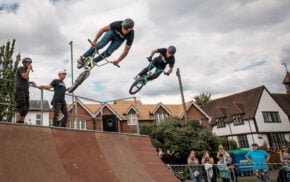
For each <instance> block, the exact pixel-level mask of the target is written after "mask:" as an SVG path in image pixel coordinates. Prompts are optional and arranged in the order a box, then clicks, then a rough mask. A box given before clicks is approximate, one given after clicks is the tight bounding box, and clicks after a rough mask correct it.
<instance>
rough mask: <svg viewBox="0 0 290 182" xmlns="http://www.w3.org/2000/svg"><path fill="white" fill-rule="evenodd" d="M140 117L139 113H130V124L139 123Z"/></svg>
mask: <svg viewBox="0 0 290 182" xmlns="http://www.w3.org/2000/svg"><path fill="white" fill-rule="evenodd" d="M137 122H138V119H137V114H128V115H127V124H128V125H137Z"/></svg>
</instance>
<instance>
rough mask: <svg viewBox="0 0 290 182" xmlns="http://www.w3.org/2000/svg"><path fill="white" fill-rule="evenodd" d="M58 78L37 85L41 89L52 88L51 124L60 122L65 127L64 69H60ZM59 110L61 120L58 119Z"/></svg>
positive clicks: (56, 124) (66, 114)
mask: <svg viewBox="0 0 290 182" xmlns="http://www.w3.org/2000/svg"><path fill="white" fill-rule="evenodd" d="M58 77H59V78H58V79H54V80H53V81H52V82H51V83H50V84H49V85H42V86H39V88H41V89H51V88H53V89H54V95H53V99H52V101H51V104H52V105H53V111H54V113H53V126H57V127H58V126H59V124H60V123H61V127H66V122H67V119H68V111H67V106H66V102H65V92H66V87H65V83H64V82H63V81H64V79H65V77H66V71H65V70H62V71H59V72H58ZM59 112H61V113H62V114H63V118H62V120H61V121H60V122H59V121H58V116H59Z"/></svg>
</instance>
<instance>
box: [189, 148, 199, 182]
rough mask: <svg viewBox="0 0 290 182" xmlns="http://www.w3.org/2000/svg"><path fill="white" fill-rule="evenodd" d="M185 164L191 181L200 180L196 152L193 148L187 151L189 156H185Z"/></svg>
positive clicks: (197, 181) (196, 181)
mask: <svg viewBox="0 0 290 182" xmlns="http://www.w3.org/2000/svg"><path fill="white" fill-rule="evenodd" d="M187 164H188V165H190V166H189V173H190V178H191V180H192V181H193V182H200V181H201V179H200V171H201V170H199V168H200V167H199V166H198V165H199V161H198V158H197V157H196V152H195V151H194V150H191V151H190V153H189V156H188V158H187Z"/></svg>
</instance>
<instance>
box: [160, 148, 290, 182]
mask: <svg viewBox="0 0 290 182" xmlns="http://www.w3.org/2000/svg"><path fill="white" fill-rule="evenodd" d="M216 153H217V154H216V156H215V157H216V158H215V159H216V162H215V159H214V157H213V156H211V155H210V152H209V151H204V152H202V157H201V158H200V159H199V158H198V155H197V152H196V151H194V150H191V151H190V152H189V155H188V158H187V164H188V171H189V177H190V179H191V180H192V181H193V182H200V181H206V182H216V181H217V178H219V179H221V180H222V181H223V182H236V181H238V176H237V173H236V171H235V168H236V167H237V166H235V165H237V164H234V161H233V158H232V157H231V155H230V154H229V153H228V152H226V151H225V149H224V147H223V146H222V145H219V148H218V151H217V152H216ZM158 156H159V157H160V158H162V156H164V152H163V151H162V150H161V149H159V150H158ZM199 156H201V155H199ZM244 157H245V159H246V160H247V161H248V162H247V163H244V164H239V165H245V166H249V165H250V166H251V167H252V172H253V174H255V175H256V177H257V180H260V181H266V182H267V181H270V175H269V166H268V163H269V160H270V155H269V153H267V152H266V151H265V150H263V149H261V148H259V147H258V144H256V143H253V144H252V150H249V151H248V152H247V153H246V155H245V156H244ZM280 161H281V163H282V167H281V169H280V170H279V175H278V177H277V181H278V182H287V180H288V176H287V175H288V174H289V173H290V153H289V151H288V148H287V147H286V146H282V149H281V152H280Z"/></svg>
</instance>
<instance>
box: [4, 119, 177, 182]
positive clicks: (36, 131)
mask: <svg viewBox="0 0 290 182" xmlns="http://www.w3.org/2000/svg"><path fill="white" fill-rule="evenodd" d="M0 140H1V142H0V181H27V182H28V181H29V182H33V181H35V182H38V181H44V182H46V181H47V182H50V181H61V182H66V181H102V182H103V181H116V182H117V181H120V182H127V181H132V182H133V181H134V182H135V181H141V182H142V181H144V182H145V181H146V182H147V181H149V182H150V181H178V180H177V178H176V177H175V176H174V175H173V174H171V172H170V171H169V170H168V168H167V167H166V165H165V164H163V163H162V161H161V160H160V159H159V158H158V156H157V154H156V152H155V150H154V148H153V146H152V144H151V142H150V139H149V138H148V137H147V136H138V135H132V134H131V135H130V134H117V133H106V132H97V131H81V130H73V129H62V128H50V127H40V126H31V125H17V124H7V123H0Z"/></svg>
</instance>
